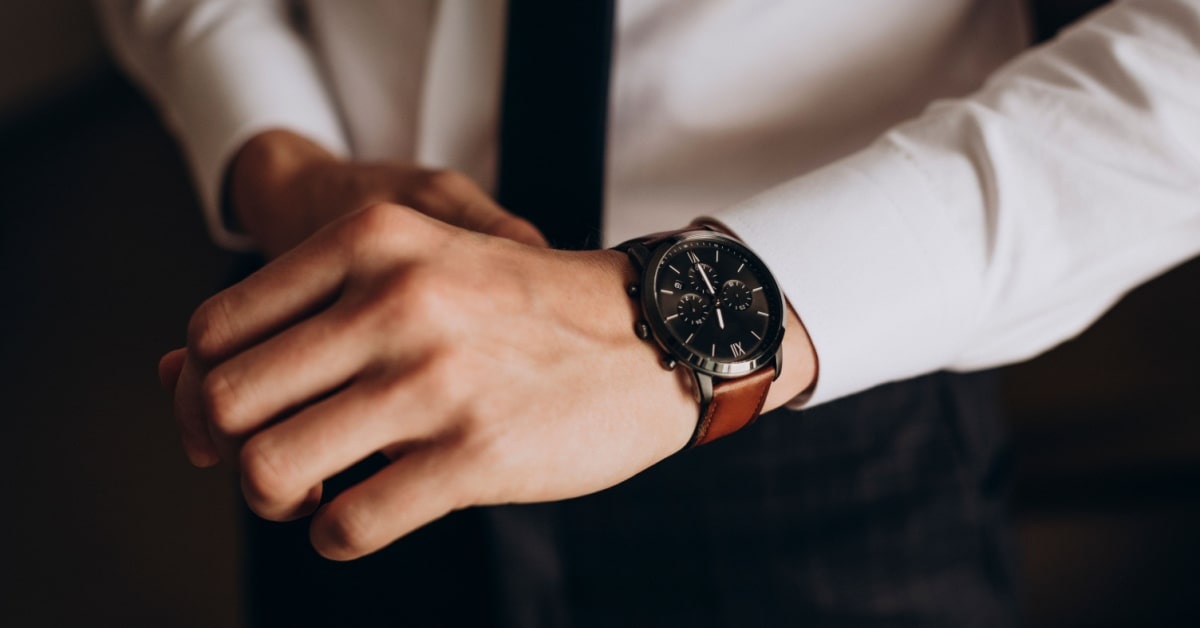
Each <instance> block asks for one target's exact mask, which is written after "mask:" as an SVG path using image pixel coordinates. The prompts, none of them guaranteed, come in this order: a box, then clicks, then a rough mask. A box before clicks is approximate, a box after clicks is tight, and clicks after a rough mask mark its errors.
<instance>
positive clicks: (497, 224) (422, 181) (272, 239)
mask: <svg viewBox="0 0 1200 628" xmlns="http://www.w3.org/2000/svg"><path fill="white" fill-rule="evenodd" d="M228 185H229V199H230V203H231V206H232V209H233V213H234V215H235V217H236V218H237V220H238V222H239V223H240V226H241V228H242V229H244V230H245V231H246V232H247V233H248V234H249V235H250V237H251V239H253V240H254V243H255V245H256V246H257V247H258V248H259V250H260V251H261V252H263V253H264V254H265V255H267V257H269V258H274V257H278V256H279V255H281V254H283V253H284V252H285V251H287V250H289V249H291V248H292V247H294V246H295V245H297V244H299V243H300V242H301V241H303V240H304V239H305V238H307V237H308V236H310V235H312V234H313V233H315V232H316V231H317V230H318V229H320V228H321V227H323V226H325V225H326V224H329V223H330V222H333V221H334V220H337V219H338V218H340V217H342V216H345V215H347V214H350V213H351V212H354V211H356V210H358V209H361V208H363V207H365V206H367V205H370V204H373V203H382V202H389V203H399V204H402V205H407V206H409V207H412V208H414V209H416V210H417V211H420V212H421V213H424V214H426V215H427V216H430V217H432V218H436V219H438V220H441V221H442V222H446V223H449V224H452V225H455V226H458V227H462V228H463V229H468V230H471V231H478V232H480V233H486V234H489V235H494V236H499V237H502V238H509V239H511V240H516V241H518V242H523V243H525V244H532V245H537V246H545V244H546V242H545V239H544V238H543V237H542V235H541V233H540V232H539V231H538V230H537V228H536V227H534V226H533V225H532V224H531V223H529V222H528V221H526V220H524V219H522V218H519V217H517V216H514V215H513V214H511V213H509V212H507V211H505V210H504V209H503V208H501V207H500V206H499V205H497V204H496V202H495V201H494V200H492V198H491V197H490V196H489V195H488V194H487V193H486V192H484V191H483V190H482V189H481V188H480V187H479V186H478V185H477V184H476V183H475V182H474V181H472V180H471V179H470V178H469V177H467V176H466V175H464V174H462V173H459V172H456V171H453V170H433V169H428V168H422V167H419V166H417V165H415V164H411V163H403V162H359V161H346V160H342V159H338V158H337V157H335V156H334V155H332V154H330V153H329V152H328V151H326V150H325V149H323V148H321V147H320V146H318V145H317V144H314V143H313V142H311V141H309V140H308V139H306V138H304V137H302V136H300V135H297V134H295V133H292V132H290V131H283V130H273V131H266V132H263V133H260V134H258V135H256V136H254V137H253V138H251V139H250V140H249V141H248V142H246V144H245V145H244V146H243V147H242V148H241V149H240V150H239V151H238V153H237V155H236V156H235V157H234V159H233V161H232V163H231V165H230V170H229V180H228Z"/></svg>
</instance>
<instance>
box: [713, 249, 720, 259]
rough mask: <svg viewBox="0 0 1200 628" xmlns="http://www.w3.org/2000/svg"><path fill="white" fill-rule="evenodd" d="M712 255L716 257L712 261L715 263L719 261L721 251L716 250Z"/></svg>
mask: <svg viewBox="0 0 1200 628" xmlns="http://www.w3.org/2000/svg"><path fill="white" fill-rule="evenodd" d="M713 255H715V256H716V259H714V260H713V261H716V262H719V261H721V249H717V250H715V251H713Z"/></svg>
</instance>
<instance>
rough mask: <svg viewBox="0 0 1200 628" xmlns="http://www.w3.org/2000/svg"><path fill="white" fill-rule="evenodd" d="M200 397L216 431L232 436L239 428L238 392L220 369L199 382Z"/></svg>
mask: <svg viewBox="0 0 1200 628" xmlns="http://www.w3.org/2000/svg"><path fill="white" fill-rule="evenodd" d="M200 397H201V400H202V403H203V404H204V409H205V411H206V414H207V415H208V420H209V422H211V423H212V426H213V427H214V428H216V429H217V431H218V432H220V433H221V434H223V435H225V436H233V435H236V433H237V432H238V431H239V429H240V424H241V421H240V420H239V418H238V415H239V409H238V406H239V398H238V392H237V391H236V390H235V389H234V386H233V383H232V380H231V379H230V378H229V377H228V376H227V375H226V373H225V371H224V370H222V369H219V368H218V369H215V370H213V371H211V372H209V373H208V374H207V375H205V376H204V379H203V381H201V382H200Z"/></svg>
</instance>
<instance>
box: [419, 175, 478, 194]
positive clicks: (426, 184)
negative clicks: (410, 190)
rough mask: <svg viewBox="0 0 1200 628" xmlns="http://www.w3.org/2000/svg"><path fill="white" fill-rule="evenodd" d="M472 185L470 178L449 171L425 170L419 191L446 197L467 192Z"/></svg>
mask: <svg viewBox="0 0 1200 628" xmlns="http://www.w3.org/2000/svg"><path fill="white" fill-rule="evenodd" d="M473 185H474V184H473V183H472V182H471V178H470V177H468V176H467V175H465V174H463V173H461V172H459V171H457V170H449V169H439V170H427V171H426V172H425V174H424V176H423V177H422V181H421V189H422V190H424V191H425V192H427V193H431V194H438V195H446V196H456V195H458V194H461V193H463V192H466V191H469V190H470V189H471V187H472V186H473Z"/></svg>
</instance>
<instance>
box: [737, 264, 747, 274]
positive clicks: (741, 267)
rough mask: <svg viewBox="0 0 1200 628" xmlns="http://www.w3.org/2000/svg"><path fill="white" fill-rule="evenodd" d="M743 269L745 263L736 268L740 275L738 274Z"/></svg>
mask: <svg viewBox="0 0 1200 628" xmlns="http://www.w3.org/2000/svg"><path fill="white" fill-rule="evenodd" d="M745 267H746V262H742V265H741V266H738V269H737V271H738V272H739V273H740V272H742V269H743V268H745Z"/></svg>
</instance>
